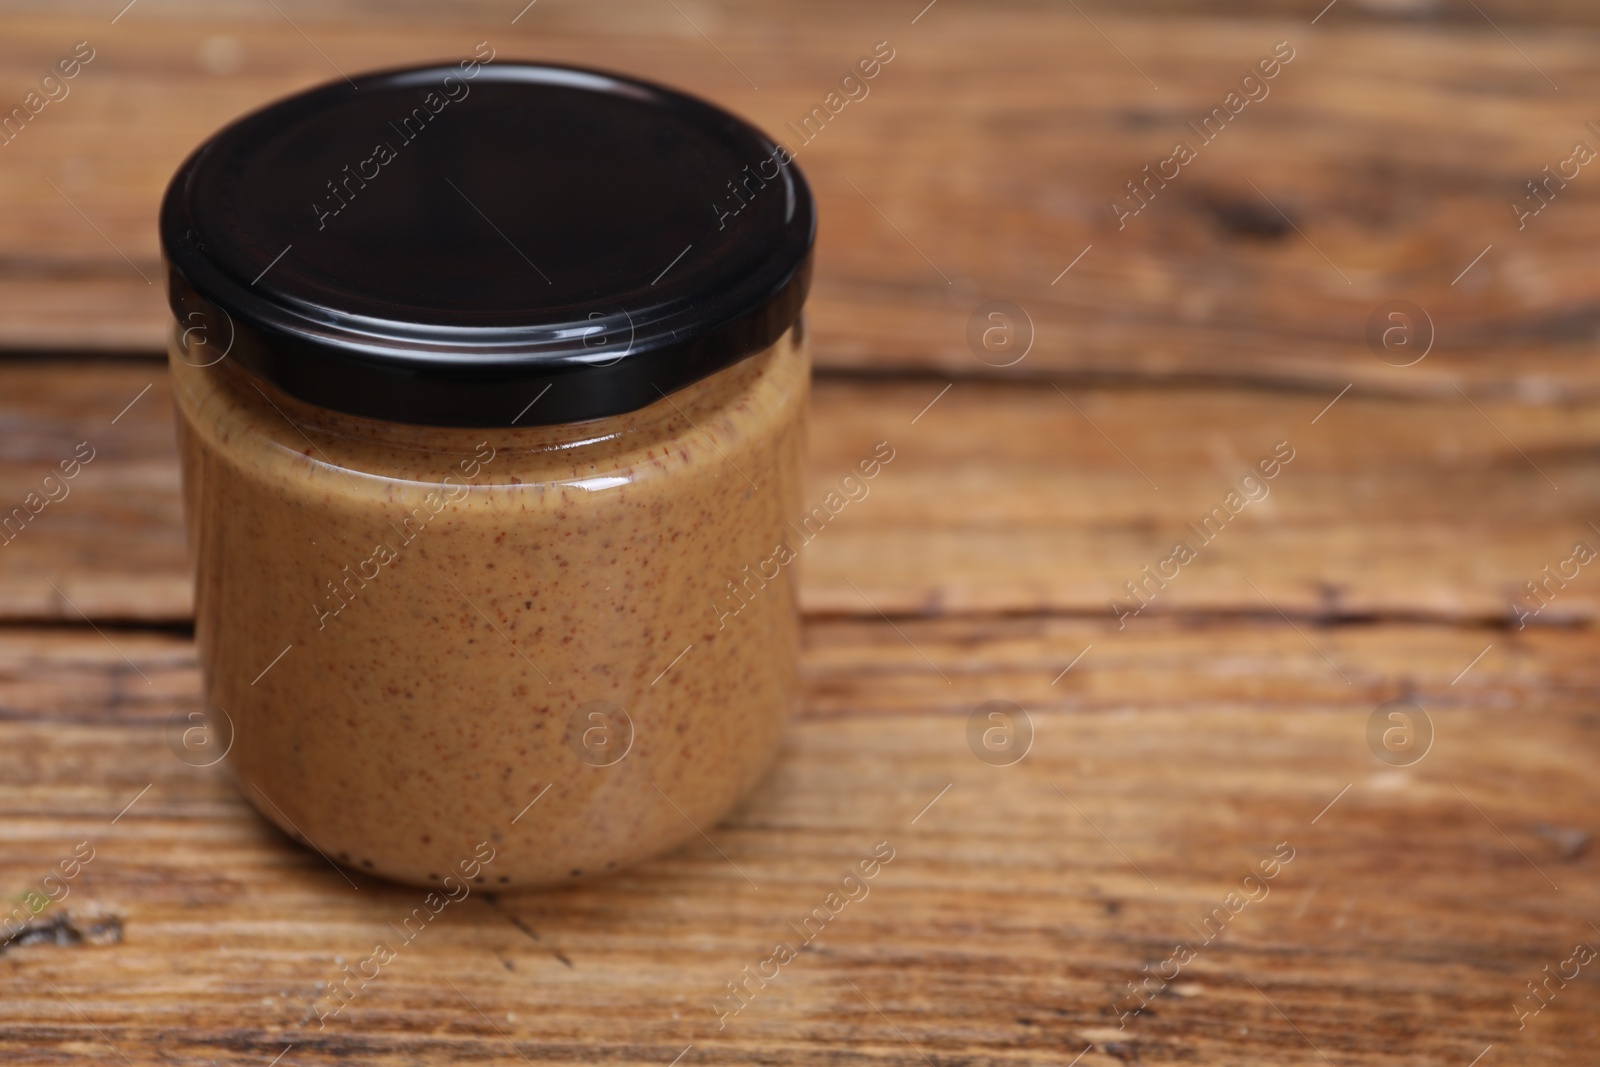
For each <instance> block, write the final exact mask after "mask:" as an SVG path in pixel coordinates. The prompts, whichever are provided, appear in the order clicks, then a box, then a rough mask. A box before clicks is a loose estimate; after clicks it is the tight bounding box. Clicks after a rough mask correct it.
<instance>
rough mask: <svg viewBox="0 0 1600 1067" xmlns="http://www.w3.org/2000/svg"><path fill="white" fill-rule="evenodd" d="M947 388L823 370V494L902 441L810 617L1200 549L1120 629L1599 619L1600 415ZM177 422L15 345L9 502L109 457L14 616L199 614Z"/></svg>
mask: <svg viewBox="0 0 1600 1067" xmlns="http://www.w3.org/2000/svg"><path fill="white" fill-rule="evenodd" d="M949 384H950V383H949V382H946V381H941V380H939V379H933V378H928V379H922V380H914V381H893V380H878V379H858V378H823V379H822V380H820V381H819V382H818V383H817V387H816V390H815V398H814V401H813V408H812V416H811V418H812V431H811V432H812V440H813V447H812V451H811V455H810V459H809V469H808V474H807V490H806V492H807V498H806V506H807V507H808V508H810V507H811V506H814V505H820V504H822V502H823V501H824V499H825V498H826V496H827V494H828V493H829V492H830V491H831V490H838V489H839V488H840V484H841V479H843V478H844V477H845V476H846V475H847V474H849V473H850V472H851V471H852V470H853V469H854V468H855V464H856V463H857V461H858V460H860V459H861V458H862V457H864V456H868V455H870V454H872V452H873V449H874V447H875V446H876V444H877V442H880V441H887V442H889V443H890V445H891V447H892V448H893V449H894V450H895V458H894V459H893V460H892V461H891V462H890V463H889V464H888V465H887V466H886V467H885V468H884V470H883V472H882V473H881V474H880V475H879V476H878V478H876V479H875V480H873V481H871V482H869V483H866V490H867V494H866V496H865V497H864V498H861V499H859V500H856V501H854V502H852V503H849V504H847V505H845V507H844V508H843V510H842V511H841V512H840V513H839V514H838V516H837V517H836V518H833V519H831V520H830V521H829V522H828V523H827V524H826V525H825V526H824V527H823V528H822V530H821V532H820V533H819V534H817V536H816V537H815V539H814V540H813V541H812V542H811V543H810V544H808V545H807V546H806V547H805V548H804V549H803V550H802V557H801V559H802V562H801V575H802V581H803V589H802V600H803V604H804V606H805V609H806V610H807V611H808V612H811V613H813V614H817V613H821V614H863V615H869V616H873V617H876V615H877V613H878V612H879V611H882V612H887V613H890V614H893V615H904V614H948V613H973V612H980V613H1017V612H1056V613H1074V614H1089V615H1095V616H1104V617H1107V618H1111V617H1112V613H1111V609H1110V607H1109V606H1108V604H1109V601H1110V600H1112V598H1118V599H1119V601H1120V602H1121V603H1122V604H1124V605H1125V606H1126V607H1128V608H1130V609H1131V608H1133V607H1137V606H1138V601H1137V600H1135V599H1133V598H1132V596H1131V595H1130V594H1129V593H1128V592H1127V590H1126V588H1125V585H1124V583H1126V582H1129V581H1133V582H1136V583H1143V582H1145V581H1146V580H1147V579H1146V577H1145V572H1144V568H1145V567H1146V566H1149V567H1151V568H1158V567H1160V565H1161V562H1162V560H1164V559H1165V558H1167V557H1168V556H1170V555H1171V552H1172V548H1173V545H1174V543H1175V542H1176V541H1178V540H1185V541H1186V542H1190V543H1192V545H1193V547H1194V548H1195V549H1196V552H1197V554H1198V555H1197V558H1196V559H1195V560H1194V562H1192V563H1190V564H1188V565H1185V566H1183V567H1182V568H1180V569H1178V573H1177V575H1176V577H1173V578H1172V580H1171V581H1169V582H1167V583H1166V584H1165V586H1164V587H1157V586H1156V585H1149V586H1146V587H1145V588H1146V590H1147V599H1148V601H1149V606H1148V608H1146V609H1145V610H1144V612H1142V613H1141V614H1140V615H1139V616H1138V617H1134V618H1130V619H1128V620H1127V625H1128V626H1130V627H1131V626H1138V625H1140V624H1141V623H1142V622H1143V621H1145V620H1146V619H1148V618H1149V617H1150V616H1151V615H1156V614H1173V613H1177V614H1191V613H1227V614H1248V615H1259V616H1262V617H1268V618H1271V617H1276V613H1277V612H1279V611H1282V612H1285V613H1288V614H1291V615H1294V616H1296V617H1309V618H1334V619H1337V618H1360V617H1371V616H1382V617H1413V618H1417V617H1425V618H1436V619H1446V620H1462V621H1468V622H1473V623H1510V624H1513V625H1515V624H1516V623H1517V621H1518V618H1517V614H1516V613H1517V611H1518V610H1523V611H1529V612H1532V611H1533V609H1535V608H1539V607H1540V604H1541V602H1543V604H1544V607H1543V608H1542V609H1541V610H1539V611H1537V613H1534V614H1530V615H1529V616H1528V617H1527V618H1526V619H1523V620H1521V621H1522V622H1523V623H1524V624H1528V623H1531V624H1534V625H1549V624H1559V625H1574V624H1583V625H1588V624H1591V623H1592V622H1593V621H1594V620H1595V618H1596V617H1597V615H1600V579H1597V578H1596V576H1595V575H1593V574H1591V573H1590V569H1592V568H1585V567H1581V566H1579V565H1577V564H1575V563H1571V562H1567V561H1568V560H1569V559H1570V557H1571V555H1572V550H1573V546H1574V545H1575V543H1576V542H1578V541H1583V542H1584V543H1585V544H1587V545H1588V546H1590V547H1591V548H1592V549H1595V550H1596V551H1600V531H1597V530H1596V529H1595V528H1594V527H1593V526H1591V525H1590V523H1591V522H1595V521H1600V507H1597V503H1600V475H1597V473H1596V471H1595V468H1594V464H1593V463H1592V461H1591V457H1592V456H1593V455H1594V452H1595V449H1596V448H1597V447H1600V440H1597V439H1600V408H1597V407H1596V406H1595V405H1593V404H1570V405H1564V406H1561V407H1549V408H1547V407H1538V406H1528V405H1523V404H1517V403H1513V402H1505V401H1499V402H1497V401H1493V400H1490V399H1487V398H1484V399H1483V400H1482V401H1481V402H1479V401H1473V400H1470V399H1468V398H1466V397H1463V396H1460V395H1458V396H1457V398H1456V399H1455V400H1454V401H1430V402H1410V401H1403V400H1398V399H1393V398H1384V397H1367V396H1363V395H1360V394H1356V393H1351V394H1349V395H1347V396H1345V397H1343V398H1342V399H1339V400H1338V401H1337V403H1335V404H1334V406H1333V407H1331V408H1329V409H1327V411H1326V413H1325V414H1321V415H1320V417H1319V411H1321V409H1323V408H1324V407H1325V406H1326V405H1327V404H1328V403H1329V401H1330V400H1333V399H1335V397H1334V394H1331V393H1330V394H1327V395H1313V394H1298V393H1287V394H1286V393H1277V392H1265V391H1260V390H1250V389H1239V388H1220V387H1210V388H1193V389H1127V388H1116V387H1098V388H1090V387H1085V388H1081V389H1080V388H1073V389H1072V390H1071V391H1070V392H1069V391H1067V390H1059V389H1057V388H1055V387H1053V386H1052V385H1051V384H1049V383H1045V382H1029V381H1020V382H1013V383H993V382H988V383H986V382H982V381H972V380H962V381H960V382H958V383H955V384H953V385H951V387H950V388H949V390H948V391H946V390H945V388H944V387H945V385H949ZM146 386H149V387H150V388H149V390H148V392H142V391H143V390H144V389H145V387H146ZM141 393H142V395H141ZM136 397H137V398H138V399H137V401H136V402H133V403H132V406H131V407H127V405H129V403H130V402H132V401H134V400H135V398H136ZM930 403H931V406H929V405H930ZM124 407H127V410H126V411H125V412H124V413H122V414H121V415H120V417H119V415H118V413H119V412H120V411H122V409H123V408H124ZM113 418H117V419H118V421H117V422H116V423H115V424H113V423H112V422H111V420H112V419H113ZM171 418H172V414H171V400H170V396H169V394H168V392H167V382H166V376H165V370H164V368H163V367H162V366H161V365H160V364H156V363H152V362H147V361H102V362H84V363H67V364H61V363H56V362H51V361H44V360H39V361H12V362H0V432H3V433H4V437H5V440H6V442H7V443H6V447H5V451H4V453H3V454H0V501H3V502H4V503H5V509H4V513H5V514H9V513H10V512H11V510H12V508H14V507H15V506H17V505H19V504H21V503H22V502H23V500H24V498H25V495H26V494H27V493H28V492H30V491H36V490H37V489H38V488H39V486H40V484H41V479H42V478H43V476H45V475H46V474H48V473H50V471H51V470H52V469H54V467H55V465H56V464H57V463H58V462H59V461H60V460H61V459H63V458H67V457H69V456H71V455H72V453H73V451H74V449H75V448H76V447H77V446H78V444H79V443H80V442H88V443H89V444H90V446H91V447H93V448H95V449H97V450H98V451H97V455H96V458H95V459H94V460H93V462H91V463H90V464H89V465H88V466H86V467H85V468H84V469H83V471H82V473H81V474H80V475H79V476H78V478H77V479H76V480H75V481H74V482H73V483H71V485H72V494H71V495H70V496H68V497H67V498H66V499H65V500H63V501H61V502H60V503H58V504H54V503H53V504H49V505H48V506H46V507H45V509H44V510H43V511H42V512H41V513H40V514H39V515H38V516H37V517H36V518H34V519H33V520H32V521H31V522H30V523H29V524H28V525H27V526H26V527H25V528H23V529H22V531H21V533H20V534H18V535H16V536H15V537H14V539H12V540H11V541H10V542H9V543H7V544H5V545H4V546H3V547H0V618H9V619H24V620H43V619H62V620H79V619H81V618H82V617H83V615H87V616H89V617H93V618H96V619H127V620H132V619H142V620H150V621H161V622H173V621H182V620H185V619H187V618H188V617H189V592H188V577H187V567H186V564H185V561H184V541H183V532H182V517H181V513H180V505H179V497H178V472H177V462H176V456H175V448H174V444H173V432H172V427H171ZM1313 419H1316V420H1317V421H1316V422H1315V423H1313V422H1312V420H1313ZM1502 434H1503V435H1504V436H1502ZM1280 442H1287V447H1288V448H1289V449H1292V450H1293V453H1294V459H1293V460H1292V461H1291V462H1290V463H1289V464H1288V465H1286V466H1283V467H1282V468H1281V470H1280V472H1279V474H1278V475H1277V477H1276V478H1274V479H1272V480H1270V481H1262V482H1260V483H1259V484H1260V486H1261V487H1263V488H1264V489H1265V490H1267V494H1268V495H1266V496H1265V497H1264V498H1263V499H1262V500H1260V502H1258V503H1251V504H1249V505H1247V506H1246V507H1245V508H1244V509H1243V511H1242V513H1241V514H1239V515H1238V516H1237V517H1234V518H1232V519H1231V520H1230V521H1229V522H1227V523H1226V524H1224V525H1223V526H1222V528H1221V530H1220V532H1217V531H1216V530H1215V526H1216V525H1217V524H1216V522H1215V520H1213V527H1212V528H1211V530H1212V533H1213V537H1212V540H1211V541H1210V543H1209V544H1207V543H1204V542H1202V541H1201V540H1200V538H1198V537H1197V536H1196V535H1195V532H1194V530H1193V529H1192V528H1190V526H1189V524H1191V523H1193V524H1199V523H1201V522H1203V521H1204V519H1205V517H1206V516H1207V515H1208V514H1211V513H1212V509H1213V508H1216V507H1219V506H1224V507H1225V504H1226V498H1227V495H1228V493H1229V492H1230V491H1233V492H1237V491H1238V487H1239V485H1240V482H1241V480H1242V479H1243V478H1244V477H1245V476H1246V475H1248V474H1250V473H1251V472H1252V471H1254V470H1255V469H1256V467H1257V464H1259V463H1260V462H1261V461H1262V460H1264V459H1268V460H1270V459H1271V457H1272V455H1273V452H1274V449H1275V447H1276V446H1277V445H1278V444H1279V443H1280ZM1541 472H1542V473H1541ZM1547 478H1548V479H1549V480H1548V481H1547V480H1546V479H1547ZM107 531H115V537H114V538H108V536H107ZM1546 566H1549V567H1550V568H1552V571H1551V572H1550V573H1554V574H1555V575H1556V577H1555V578H1554V579H1551V578H1549V577H1548V574H1547V572H1545V570H1544V568H1545V567H1546ZM1166 569H1167V570H1168V571H1171V570H1172V569H1173V568H1171V567H1170V566H1169V567H1167V568H1166ZM1563 569H1564V570H1565V572H1566V573H1567V574H1568V575H1569V576H1571V575H1574V574H1575V575H1576V576H1575V577H1572V578H1571V580H1570V581H1566V580H1564V579H1561V577H1560V573H1559V572H1561V571H1562V570H1563ZM1530 581H1532V582H1536V583H1540V593H1539V596H1538V597H1537V598H1535V597H1533V596H1530V595H1529V594H1527V592H1526V589H1525V586H1524V583H1526V582H1530ZM1551 582H1553V583H1554V584H1546V583H1551ZM51 583H54V585H53V586H52V584H51ZM1252 584H1253V586H1254V588H1252ZM1518 604H1520V605H1521V608H1520V609H1519V608H1518V607H1517V605H1518ZM80 613H81V614H80Z"/></svg>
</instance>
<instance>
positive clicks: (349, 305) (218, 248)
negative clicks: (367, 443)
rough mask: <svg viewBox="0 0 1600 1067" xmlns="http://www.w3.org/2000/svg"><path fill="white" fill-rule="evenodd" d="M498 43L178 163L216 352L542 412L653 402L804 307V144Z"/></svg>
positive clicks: (192, 283)
mask: <svg viewBox="0 0 1600 1067" xmlns="http://www.w3.org/2000/svg"><path fill="white" fill-rule="evenodd" d="M483 58H484V57H482V56H479V57H478V59H474V60H467V61H463V62H461V63H458V64H452V65H441V66H435V67H423V68H415V69H408V70H398V71H386V72H381V73H376V74H369V75H366V76H363V77H358V78H356V79H354V82H353V83H350V82H345V81H338V82H334V83H330V84H328V85H326V86H323V87H321V88H317V89H313V90H310V91H308V92H305V93H302V94H300V95H297V96H293V97H290V98H289V99H287V100H283V101H280V102H278V103H276V104H273V105H271V106H269V107H267V108H265V109H263V110H261V111H257V112H255V113H254V114H251V115H248V116H246V117H244V118H242V119H240V120H238V121H237V122H235V123H233V124H232V125H231V126H228V127H227V128H225V129H224V130H222V131H221V132H220V133H218V134H217V135H216V136H214V137H213V138H212V139H211V140H210V141H208V142H207V143H206V144H204V145H202V146H201V147H200V148H199V149H198V150H197V151H196V152H195V153H194V155H192V156H191V157H190V158H189V159H188V160H187V161H186V162H185V163H184V164H183V166H182V167H181V168H179V170H178V173H177V174H176V176H174V178H173V180H172V184H171V185H170V186H169V187H168V189H167V194H166V199H165V201H164V202H163V204H162V209H161V242H162V247H163V250H164V251H165V254H166V259H167V264H168V276H169V282H170V296H171V303H172V308H173V311H174V313H176V315H177V316H178V321H179V325H180V327H184V328H191V327H195V326H199V327H201V328H202V330H203V334H202V333H201V332H198V331H197V332H196V336H204V337H205V341H206V345H207V347H206V349H205V353H206V356H207V357H208V358H207V359H206V360H204V361H207V362H208V361H209V357H210V354H211V353H217V352H221V351H226V352H227V353H228V357H227V358H230V359H236V360H238V361H239V362H240V364H241V365H243V366H244V367H246V368H247V369H249V370H250V371H252V372H253V373H255V374H257V375H259V376H260V377H261V378H263V379H265V380H266V381H268V382H271V383H272V384H274V385H276V386H277V387H278V388H280V389H282V390H283V391H284V392H286V393H288V394H290V395H291V396H295V397H299V398H300V399H302V400H305V401H307V402H309V403H312V404H315V405H318V406H321V407H325V408H331V409H333V410H335V411H342V412H347V413H350V414H355V415H365V416H370V417H373V418H379V419H385V420H389V421H394V422H406V423H420V424H427V425H436V426H511V425H518V426H525V425H533V424H549V423H560V422H577V421H580V420H583V419H593V418H599V417H602V416H606V415H616V414H621V413H623V412H627V411H632V410H635V409H637V408H640V407H643V406H645V405H646V404H649V403H652V402H653V401H656V400H659V399H660V398H661V397H662V396H663V395H665V394H668V393H671V392H672V391H673V390H675V389H680V388H682V387H683V386H686V385H688V384H690V383H692V382H695V381H697V380H699V379H701V378H703V377H705V376H706V375H708V374H711V373H713V372H715V371H717V370H720V369H722V368H724V367H727V366H729V365H731V364H733V363H736V362H737V361H739V360H741V359H743V358H745V357H746V356H750V355H752V354H754V353H756V352H759V351H761V350H762V349H764V348H766V347H768V346H769V345H771V344H772V343H773V342H775V341H776V340H777V339H778V338H779V337H781V336H782V335H783V333H784V331H785V330H787V329H788V328H789V327H790V326H792V325H793V324H794V323H795V321H796V319H797V318H798V317H799V314H800V306H801V304H802V303H803V301H804V300H805V294H806V289H807V287H808V284H809V281H810V273H811V248H812V242H813V239H814V237H815V233H816V210H815V207H814V205H813V202H812V199H811V191H810V189H809V188H808V187H807V185H806V182H805V178H804V177H803V176H802V175H801V174H800V171H799V169H798V168H797V167H796V166H795V164H794V163H793V162H792V161H791V157H790V155H789V153H788V151H787V150H786V149H785V148H784V147H782V146H780V145H778V144H777V143H776V142H774V141H772V140H771V139H770V138H768V137H766V136H765V135H764V134H762V133H761V132H760V131H758V130H756V129H755V128H754V127H752V126H750V125H749V124H747V123H745V122H743V121H742V120H740V119H737V118H735V117H734V116H732V115H730V114H728V113H727V112H725V111H723V110H721V109H720V108H717V107H714V106H712V105H710V104H708V103H706V102H704V101H702V100H698V99H695V98H694V97H690V96H686V95H684V94H682V93H678V92H674V91H672V90H670V89H666V88H663V87H661V86H657V85H652V84H649V83H647V82H642V81H637V80H635V79H632V78H626V77H622V76H619V75H615V74H606V73H602V72H598V71H591V70H580V69H575V68H571V67H561V66H553V65H547V64H534V63H521V62H518V63H510V62H504V61H492V62H490V61H483V62H480V61H479V60H482V59H483ZM200 361H201V360H199V359H197V360H196V362H200ZM530 405H531V406H530Z"/></svg>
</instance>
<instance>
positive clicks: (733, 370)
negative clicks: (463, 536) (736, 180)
mask: <svg viewBox="0 0 1600 1067" xmlns="http://www.w3.org/2000/svg"><path fill="white" fill-rule="evenodd" d="M802 331H803V327H802V326H800V325H798V324H797V325H796V326H795V327H792V328H791V329H790V330H789V331H788V332H787V333H785V334H784V335H783V337H781V338H779V340H778V341H777V342H776V343H775V344H774V345H773V346H772V347H771V348H768V349H766V350H764V351H762V352H759V353H756V354H755V355H752V356H750V357H748V358H746V359H743V360H740V361H739V362H738V363H735V364H733V365H732V366H730V367H725V368H723V369H722V370H719V371H717V372H716V373H714V374H711V375H710V376H708V377H706V378H702V379H701V380H700V381H698V382H695V383H693V384H691V385H688V386H685V387H684V388H682V389H679V390H678V391H676V392H674V393H671V394H668V395H665V396H663V397H662V399H661V400H659V401H657V402H656V403H654V404H650V405H648V406H646V407H643V408H640V409H638V410H636V411H630V412H625V413H623V414H621V415H611V416H607V417H605V418H601V419H590V420H587V421H584V422H571V423H556V424H551V425H543V426H541V425H530V426H516V425H513V426H506V427H450V426H423V425H417V424H412V423H402V422H390V421H386V420H382V419H373V418H370V417H367V416H363V415H351V414H347V413H344V412H340V411H334V410H332V409H330V408H324V407H320V406H317V405H314V404H310V403H308V402H306V401H303V400H300V399H298V398H296V397H293V396H290V395H289V394H287V393H285V392H283V391H282V390H281V389H279V388H278V387H276V386H275V385H273V384H272V383H270V382H268V381H266V380H265V379H263V378H261V377H260V376H258V375H256V374H255V373H253V372H252V371H250V370H248V369H247V368H245V367H244V366H243V365H241V364H240V363H239V362H238V361H237V360H230V359H222V360H220V361H218V362H216V363H214V364H212V365H210V366H206V367H194V366H193V365H192V364H190V366H191V367H193V369H192V371H190V372H188V373H194V374H203V375H207V376H210V378H211V384H212V386H213V388H216V389H218V390H220V391H222V392H224V393H226V394H227V395H229V396H230V397H231V398H232V400H233V402H234V403H237V404H243V405H245V406H247V407H252V408H253V407H258V406H262V405H265V406H267V407H269V408H270V409H275V410H276V412H277V414H278V415H279V416H281V417H282V419H283V420H284V421H286V422H287V423H288V424H289V425H290V426H292V427H293V428H294V429H295V430H297V431H299V433H300V434H303V435H305V436H306V437H307V438H308V439H312V440H315V439H317V438H341V439H345V440H349V441H367V442H372V443H374V444H379V445H383V446H387V447H392V448H399V449H407V450H411V449H415V450H418V451H426V452H430V453H436V452H462V453H470V452H472V451H474V450H475V449H477V448H478V447H480V446H481V445H483V444H485V443H487V444H488V445H490V446H491V447H493V448H494V449H495V450H497V451H502V450H509V451H517V452H542V451H555V450H561V449H570V448H580V447H583V446H586V445H590V444H596V443H599V442H603V441H607V440H613V439H616V438H619V437H624V436H627V437H633V436H637V435H645V436H649V435H651V434H662V435H665V434H667V433H668V432H669V429H670V424H671V423H673V422H674V420H679V421H681V419H682V418H683V417H684V416H685V414H686V413H687V414H689V416H690V417H691V418H695V419H698V418H699V417H701V416H703V415H704V414H705V413H708V412H710V411H712V410H715V409H716V408H718V407H721V406H723V405H726V404H728V403H731V402H733V401H734V400H735V399H736V398H737V397H738V396H739V394H740V393H741V392H742V391H743V390H745V389H747V388H749V387H750V386H751V385H752V383H754V382H755V381H756V380H757V379H758V378H759V377H760V376H761V375H762V374H763V373H764V372H765V371H766V368H767V366H768V364H769V363H770V362H771V361H772V360H773V359H774V358H775V356H776V354H777V353H778V352H780V351H781V350H784V349H785V348H792V347H793V346H795V345H797V344H800V343H803V342H802V337H803V333H802ZM538 400H539V398H538V396H531V397H530V398H529V401H528V406H527V408H525V409H524V410H523V413H522V414H521V415H519V416H518V418H523V417H527V416H528V415H529V414H530V413H531V411H532V410H533V409H534V408H535V406H536V405H537V404H538Z"/></svg>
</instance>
